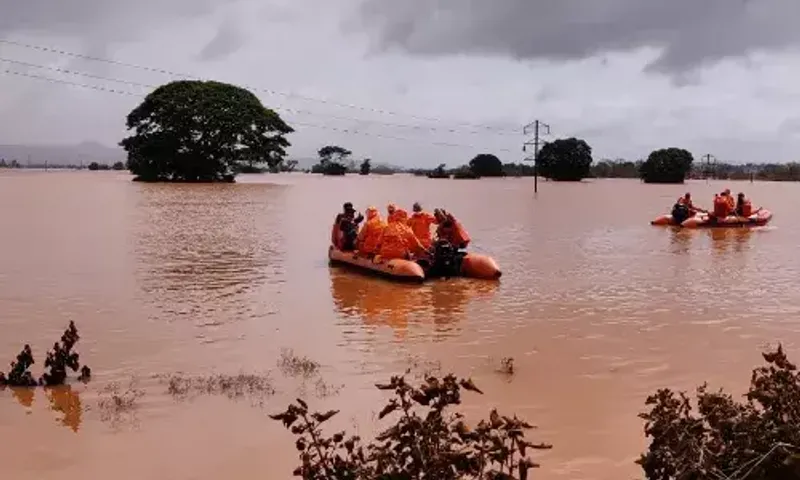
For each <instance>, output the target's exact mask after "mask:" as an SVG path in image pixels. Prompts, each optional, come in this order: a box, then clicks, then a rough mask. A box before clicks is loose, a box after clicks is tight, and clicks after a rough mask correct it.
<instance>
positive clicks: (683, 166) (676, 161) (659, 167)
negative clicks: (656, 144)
mask: <svg viewBox="0 0 800 480" xmlns="http://www.w3.org/2000/svg"><path fill="white" fill-rule="evenodd" d="M692 163H694V157H693V156H692V154H691V152H689V151H688V150H684V149H682V148H675V147H672V148H662V149H660V150H654V151H653V152H652V153H650V155H649V156H648V157H647V160H645V161H644V163H642V165H641V166H640V167H639V175H640V176H641V178H642V180H644V182H645V183H683V182H684V180H686V176H687V175H688V174H689V172H690V171H691V170H692Z"/></svg>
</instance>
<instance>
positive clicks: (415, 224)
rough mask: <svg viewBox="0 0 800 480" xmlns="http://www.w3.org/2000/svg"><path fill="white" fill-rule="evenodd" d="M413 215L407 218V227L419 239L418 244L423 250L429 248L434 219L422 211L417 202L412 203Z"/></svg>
mask: <svg viewBox="0 0 800 480" xmlns="http://www.w3.org/2000/svg"><path fill="white" fill-rule="evenodd" d="M412 208H413V210H414V213H412V214H411V216H410V217H409V218H408V226H409V227H411V231H412V232H414V235H416V237H417V238H418V239H419V241H420V243H421V244H422V245H423V246H424V247H425V248H430V247H431V244H432V243H433V240H432V239H431V225H434V224H436V223H437V220H436V217H435V216H434V215H431V214H430V213H428V212H426V211H424V210H422V205H420V204H419V202H417V203H414V206H413V207H412Z"/></svg>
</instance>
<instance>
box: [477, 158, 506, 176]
mask: <svg viewBox="0 0 800 480" xmlns="http://www.w3.org/2000/svg"><path fill="white" fill-rule="evenodd" d="M469 169H470V170H471V171H472V173H474V174H475V176H477V177H502V176H503V174H504V172H503V162H501V161H500V159H499V158H497V157H496V156H495V155H492V154H491V153H481V154H478V155H476V156H475V158H473V159H472V160H470V161H469Z"/></svg>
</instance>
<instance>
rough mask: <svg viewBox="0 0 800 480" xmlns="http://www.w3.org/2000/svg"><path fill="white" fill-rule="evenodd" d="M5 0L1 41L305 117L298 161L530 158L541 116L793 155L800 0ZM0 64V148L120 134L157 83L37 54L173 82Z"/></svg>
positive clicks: (645, 140) (35, 58) (618, 145)
mask: <svg viewBox="0 0 800 480" xmlns="http://www.w3.org/2000/svg"><path fill="white" fill-rule="evenodd" d="M67 5H69V6H67ZM0 12H3V13H2V14H1V15H0V38H2V39H5V40H9V41H14V42H24V43H27V44H34V45H41V46H47V47H52V48H56V49H60V50H64V51H69V52H76V53H82V54H85V55H90V56H95V57H104V58H112V59H114V60H116V61H118V62H124V63H133V64H137V65H141V66H146V67H150V68H156V69H164V70H169V71H171V72H176V73H182V74H188V75H192V76H198V77H202V78H214V79H217V80H222V81H228V82H232V83H237V84H241V85H245V86H249V87H252V88H253V89H254V91H255V93H257V94H258V95H259V96H260V97H261V98H262V101H263V102H264V103H265V104H266V105H268V106H270V107H273V108H276V109H278V110H279V111H280V112H281V113H282V114H283V115H284V118H286V119H287V121H288V122H289V123H290V124H292V125H294V126H295V128H296V129H297V133H295V134H293V135H291V137H290V140H291V141H292V143H293V147H292V148H291V150H290V153H291V154H292V155H294V156H299V157H311V156H314V154H315V153H314V152H316V150H317V149H319V148H320V147H321V146H323V145H325V144H340V145H342V146H345V147H347V148H350V149H351V150H353V152H354V154H355V156H356V157H357V158H363V157H372V158H373V159H374V161H376V162H389V163H394V164H398V165H422V166H434V165H436V164H438V163H447V164H448V165H453V166H454V165H457V164H462V163H465V162H467V161H468V160H469V159H470V158H471V157H472V156H474V155H475V154H478V153H484V152H488V153H495V154H497V155H498V156H499V157H500V158H501V159H502V160H503V161H506V162H510V161H519V160H520V159H522V158H523V156H524V154H523V152H522V149H521V145H522V142H523V136H522V132H521V127H522V125H524V124H525V123H528V122H530V121H533V120H534V119H537V118H538V119H540V120H542V121H545V122H547V123H549V124H550V125H551V127H552V135H551V136H550V137H549V138H550V139H553V138H558V137H564V136H578V137H581V138H584V139H585V140H586V141H588V142H589V143H590V145H592V147H593V149H594V156H595V159H600V158H604V157H608V158H616V157H624V158H628V159H637V158H641V157H645V156H646V155H647V154H648V153H649V152H650V151H651V150H653V149H655V148H660V147H669V146H678V147H684V148H687V149H689V150H690V151H692V152H693V153H694V154H695V157H696V158H699V157H700V156H701V155H703V154H705V153H712V154H715V155H716V156H717V157H718V158H719V159H720V160H721V161H732V162H745V161H757V162H761V161H795V160H800V135H798V132H799V131H800V82H798V81H797V78H798V74H800V53H798V51H797V47H798V45H800V29H798V28H797V27H796V25H795V23H796V19H797V18H800V17H799V16H798V15H800V2H798V1H797V0H702V1H697V0H691V1H690V0H493V1H486V0H403V1H397V0H139V1H137V2H131V1H127V0H126V1H122V0H76V1H73V2H64V1H57V0H26V1H24V2H21V1H19V0H0ZM0 59H2V60H3V61H0V143H5V144H9V143H11V144H19V143H78V142H82V141H86V140H94V141H98V142H100V143H104V144H107V145H114V144H115V143H116V142H118V141H119V140H120V139H121V138H122V137H123V136H124V135H125V130H124V117H125V115H126V114H127V113H128V111H130V109H132V108H133V107H134V106H135V105H136V104H137V103H138V102H139V101H141V96H137V95H144V94H146V93H147V92H148V88H146V87H142V86H136V85H131V84H125V83H119V82H111V81H108V80H101V79H97V78H91V77H87V76H76V75H69V74H65V73H59V72H57V71H53V70H47V69H42V68H37V67H34V66H31V65H26V64H33V65H38V66H47V67H50V68H51V69H52V68H61V69H67V70H71V71H76V72H81V73H85V74H89V75H94V76H100V77H108V78H113V79H117V80H124V81H126V82H131V83H138V84H145V85H157V84H161V83H165V82H167V81H169V80H172V79H175V77H170V76H169V75H166V74H162V73H156V72H153V71H146V70H141V69H133V68H127V67H123V66H119V65H112V64H108V63H101V62H94V61H88V60H83V59H78V58H75V57H70V56H66V55H62V54H56V53H52V52H43V51H39V50H35V49H31V48H23V47H20V46H15V45H10V44H4V43H0ZM8 60H13V61H14V62H24V63H13V62H8ZM6 70H12V71H14V72H18V73H23V74H26V75H36V76H44V77H48V78H52V79H58V80H62V81H69V82H77V83H84V84H91V85H95V86H98V87H102V88H111V89H115V90H119V91H123V92H127V93H129V94H132V95H124V94H115V93H109V92H103V91H97V90H90V89H85V88H79V87H75V86H69V85H61V84H55V83H51V82H47V81H43V80H39V79H35V78H30V77H23V76H17V75H7V74H3V72H4V71H6ZM270 91H272V92H273V93H269V92H270ZM301 97H312V98H313V99H316V100H311V99H307V98H301ZM347 105H350V106H354V107H358V108H351V107H347ZM281 109H282V110H281ZM303 124H305V125H303ZM320 127H327V128H320ZM336 129H338V130H336ZM342 130H346V132H345V131H342Z"/></svg>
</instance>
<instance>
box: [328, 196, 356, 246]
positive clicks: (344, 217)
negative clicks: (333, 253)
mask: <svg viewBox="0 0 800 480" xmlns="http://www.w3.org/2000/svg"><path fill="white" fill-rule="evenodd" d="M342 209H343V211H342V213H339V214H337V215H336V220H334V222H333V230H332V232H331V242H332V243H333V245H334V246H336V248H338V249H339V250H342V251H351V250H355V249H356V239H357V238H358V224H359V223H361V221H362V220H364V216H363V215H361V214H360V213H359V214H358V216H356V209H355V208H353V204H352V203H350V202H347V203H345V204H344V206H343V208H342Z"/></svg>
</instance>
